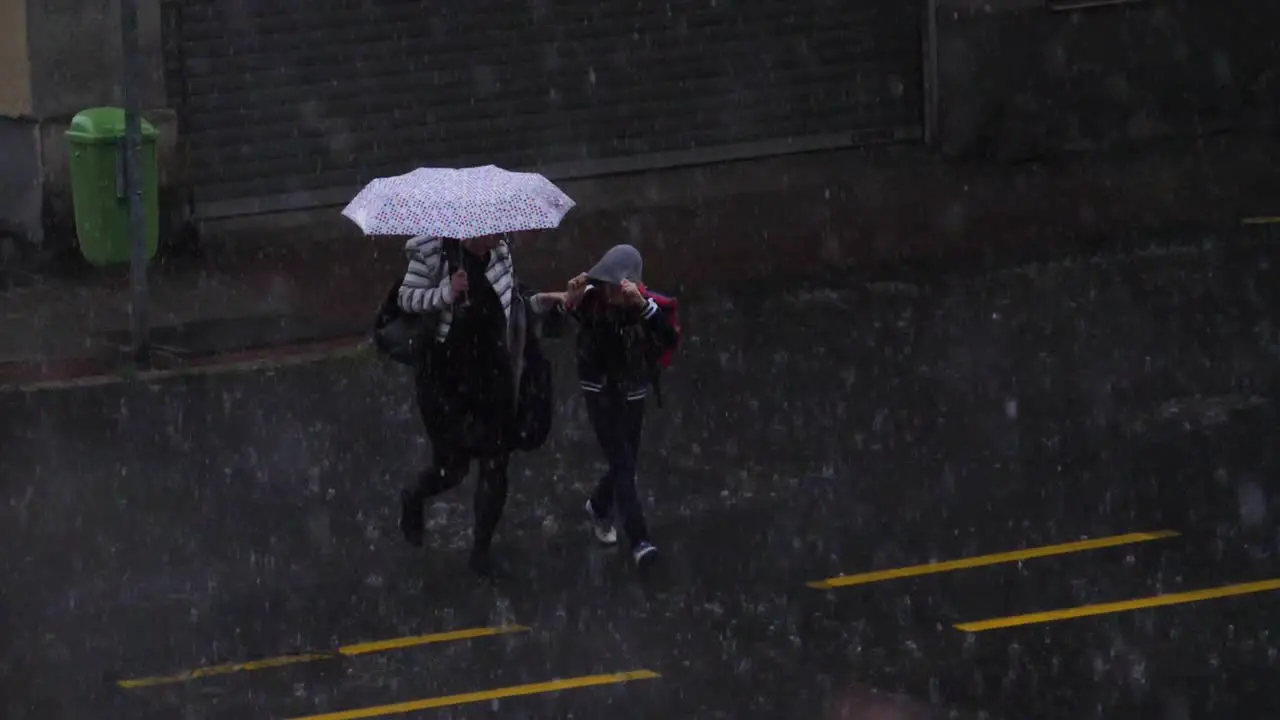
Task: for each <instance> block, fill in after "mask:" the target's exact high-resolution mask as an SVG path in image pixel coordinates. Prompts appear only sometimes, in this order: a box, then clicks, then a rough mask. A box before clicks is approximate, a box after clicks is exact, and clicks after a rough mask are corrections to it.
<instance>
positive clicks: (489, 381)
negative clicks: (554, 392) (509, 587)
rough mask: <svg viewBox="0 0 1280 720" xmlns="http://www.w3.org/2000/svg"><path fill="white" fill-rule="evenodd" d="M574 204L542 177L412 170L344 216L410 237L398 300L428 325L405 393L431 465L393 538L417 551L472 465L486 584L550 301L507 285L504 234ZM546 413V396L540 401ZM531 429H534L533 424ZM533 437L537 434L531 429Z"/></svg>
mask: <svg viewBox="0 0 1280 720" xmlns="http://www.w3.org/2000/svg"><path fill="white" fill-rule="evenodd" d="M573 206H574V203H573V201H572V200H570V199H569V198H568V196H566V195H565V194H564V193H562V192H561V191H560V190H559V188H557V187H555V185H553V184H551V183H550V182H549V181H547V180H546V178H544V177H542V176H541V175H537V174H533V173H513V172H508V171H506V170H502V169H500V168H497V167H494V166H492V165H490V166H485V167H479V168H465V169H448V168H422V169H419V170H416V171H414V172H412V173H409V174H407V175H402V176H398V177H395V178H386V179H382V180H375V181H374V182H373V183H371V184H370V185H369V186H368V187H366V188H365V189H364V190H363V191H361V193H360V195H358V196H356V198H355V199H354V200H352V202H351V204H350V205H348V206H347V209H345V210H344V211H343V214H344V215H346V216H347V217H348V218H350V219H352V220H353V221H355V222H356V223H357V224H358V225H360V226H361V227H362V228H363V229H364V230H365V232H366V233H369V234H406V235H407V234H412V235H414V237H413V238H412V239H410V240H409V241H408V243H406V245H405V252H406V254H407V255H408V258H409V266H408V269H407V271H406V272H405V275H404V279H403V281H402V282H401V284H400V287H399V290H398V293H397V297H396V301H397V304H398V306H399V309H400V310H401V311H403V312H405V313H411V314H414V315H419V316H426V317H429V318H431V319H432V322H430V323H426V330H425V333H426V335H427V337H425V338H423V341H422V342H421V345H422V350H421V352H420V354H419V357H418V361H417V368H416V373H415V385H416V394H417V401H418V407H419V410H420V412H421V414H422V421H423V424H424V425H425V426H426V430H427V435H428V437H429V438H430V440H431V452H432V459H431V465H430V467H428V468H427V469H426V470H424V471H422V472H421V473H419V474H418V478H417V482H416V483H415V484H414V485H413V486H412V487H408V488H405V489H404V490H402V491H401V495H400V529H401V531H402V532H403V533H404V536H405V539H406V540H408V541H409V542H410V543H411V544H413V545H415V546H421V545H422V544H423V533H424V509H425V504H426V501H427V499H429V498H431V497H434V496H436V495H439V494H440V493H443V492H445V491H446V490H449V489H451V488H454V487H456V486H457V485H459V484H460V483H461V482H462V481H463V479H465V478H466V476H467V474H468V472H469V471H470V468H471V464H472V463H473V462H475V463H477V464H478V465H479V479H478V482H477V485H476V492H475V526H474V537H473V543H472V551H471V559H470V563H469V564H470V567H471V569H472V570H474V571H475V572H477V573H479V574H481V575H490V574H492V572H493V569H494V566H493V561H492V558H491V555H490V548H491V545H492V543H493V536H494V531H495V530H496V529H497V526H498V521H499V520H500V519H501V517H502V511H503V507H504V506H505V505H506V500H507V485H508V481H507V466H508V463H509V461H510V458H511V452H512V451H513V450H514V449H525V450H528V449H531V447H534V446H536V445H538V444H540V443H541V438H543V437H545V431H546V430H548V429H549V414H548V416H547V419H546V421H545V423H543V425H544V427H543V428H542V429H541V431H542V433H543V434H542V435H540V436H538V439H535V440H533V441H530V440H529V436H528V434H527V432H528V431H527V427H526V424H522V423H521V422H519V420H520V419H521V418H523V409H524V407H523V400H524V399H525V396H526V395H527V394H528V393H526V392H524V388H523V387H522V381H524V380H527V379H528V378H530V377H533V376H534V375H535V373H534V372H532V370H533V368H530V367H526V363H528V362H530V361H531V360H535V359H536V360H541V362H542V365H543V366H542V367H540V368H538V370H540V371H541V372H542V373H544V374H545V376H546V377H547V378H548V379H547V383H548V384H549V382H550V380H549V377H550V370H549V367H546V366H545V362H546V361H545V359H541V356H540V355H539V354H537V353H532V354H531V353H527V352H526V350H527V349H528V348H530V347H532V348H536V347H537V344H536V343H537V341H536V337H535V335H534V327H533V323H532V322H531V319H532V316H533V314H534V313H537V312H541V311H542V310H543V309H544V307H543V306H548V307H549V306H550V305H551V303H550V302H547V301H545V300H544V298H543V297H542V296H537V295H535V296H532V297H527V296H525V295H523V294H522V293H521V292H520V291H519V289H518V287H517V283H516V276H515V270H514V267H513V264H512V258H511V247H510V244H509V243H508V241H507V233H510V232H516V231H520V230H533V229H541V228H551V227H556V226H557V225H558V224H559V222H560V220H561V218H563V216H564V215H565V214H566V213H567V212H568V211H569V210H570V209H571V208H573ZM546 400H547V403H548V404H547V405H546V407H547V408H549V398H546ZM535 424H537V423H535ZM534 432H535V434H536V433H537V432H538V431H534Z"/></svg>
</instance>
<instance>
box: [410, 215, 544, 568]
mask: <svg viewBox="0 0 1280 720" xmlns="http://www.w3.org/2000/svg"><path fill="white" fill-rule="evenodd" d="M406 251H407V252H408V254H409V269H408V271H407V272H406V273H405V276H404V281H403V283H402V284H401V286H400V295H399V302H400V307H401V309H403V310H404V311H405V312H409V313H416V314H421V315H427V314H435V315H436V316H437V318H438V319H437V321H436V323H435V330H434V337H433V338H432V341H431V342H428V343H426V347H425V355H426V357H425V358H423V362H422V363H421V364H420V365H419V367H418V372H417V373H416V377H415V380H416V390H417V400H418V408H419V410H420V412H421V414H422V421H423V424H424V425H425V426H426V430H427V435H428V437H429V438H430V439H431V451H432V463H431V467H429V468H428V469H426V470H424V471H422V472H421V473H419V475H418V482H417V485H416V486H415V487H412V488H406V489H405V490H403V491H401V496H400V504H401V509H400V529H401V531H402V532H403V533H404V536H405V539H406V540H408V541H409V542H410V543H412V544H413V545H415V546H419V547H420V546H421V545H422V541H423V526H424V522H423V513H424V505H425V503H426V500H427V499H428V498H431V497H434V496H436V495H439V494H440V493H442V492H444V491H446V490H449V489H451V488H454V487H456V486H457V485H458V484H460V483H461V482H462V481H463V479H464V478H466V476H467V473H468V471H469V470H470V468H471V463H472V461H476V462H477V463H478V464H479V466H480V467H479V479H478V481H477V483H476V492H475V531H474V532H475V535H474V539H473V545H472V551H471V561H470V566H471V569H472V570H474V571H475V572H477V573H480V574H486V575H487V574H489V573H490V572H491V571H492V562H491V559H490V554H489V549H490V545H491V544H492V541H493V534H494V531H495V530H496V529H497V527H498V521H499V520H500V519H501V517H502V510H503V507H504V506H505V505H506V501H507V484H508V483H507V465H508V462H509V461H510V458H511V447H510V445H509V433H508V430H509V424H510V419H511V414H512V413H511V408H512V407H513V406H514V404H515V392H516V387H515V382H514V380H513V373H514V372H515V368H514V363H513V358H518V357H521V356H522V355H523V347H517V346H516V345H517V343H520V342H521V340H522V339H523V338H524V336H525V333H527V332H528V328H527V325H526V323H524V322H523V321H524V320H525V316H524V313H523V312H521V308H520V307H515V308H514V309H513V305H518V304H519V302H518V299H517V298H516V288H515V274H514V271H513V268H512V263H511V249H510V246H509V245H508V244H507V242H506V241H505V240H503V239H501V238H500V237H496V236H492V235H490V236H486V237H478V238H469V239H467V240H462V241H456V240H454V241H450V240H446V239H443V238H438V237H416V238H414V239H412V240H410V241H409V243H408V244H407V246H406ZM464 297H465V299H466V300H465V302H466V304H465V306H462V302H461V301H463V298H464ZM513 310H514V311H513Z"/></svg>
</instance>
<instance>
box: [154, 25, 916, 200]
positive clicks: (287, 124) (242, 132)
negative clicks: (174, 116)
mask: <svg viewBox="0 0 1280 720" xmlns="http://www.w3.org/2000/svg"><path fill="white" fill-rule="evenodd" d="M920 5H921V3H916V2H912V1H911V0H906V1H905V2H904V0H862V1H858V2H855V1H854V0H741V1H734V0H698V1H694V0H672V1H670V2H662V1H661V0H626V1H624V0H531V1H530V2H511V0H436V1H435V2H424V1H422V0H317V1H316V2H310V3H297V2H294V1H293V0H288V1H286V0H182V1H181V2H180V3H179V4H177V5H176V6H175V8H174V16H173V19H174V21H173V22H171V23H170V24H169V26H168V27H169V32H170V33H174V34H177V35H178V36H179V37H178V38H177V40H176V41H173V40H172V39H171V40H170V41H169V42H168V43H167V46H168V47H170V48H172V52H173V53H175V54H177V55H178V56H179V57H175V58H173V59H171V60H170V62H169V65H170V67H171V69H172V70H173V72H175V73H179V74H180V76H181V77H180V82H173V83H171V87H177V86H179V85H180V86H181V95H182V100H181V101H180V103H179V105H180V111H181V117H182V123H183V128H184V133H185V137H186V141H187V143H188V147H189V152H190V156H189V157H190V178H191V181H192V184H193V186H194V193H195V200H196V206H197V214H198V215H201V216H226V215H236V214H243V213H250V212H257V211H270V210H281V209H292V208H305V207H316V206H322V205H330V204H337V203H341V202H345V200H346V199H347V198H349V197H350V195H351V193H353V192H354V190H355V189H357V188H358V186H359V185H361V184H362V183H364V182H366V181H368V180H369V179H371V178H373V177H376V176H380V175H388V174H395V173H399V172H404V171H407V170H409V169H411V168H413V167H417V166H421V165H459V166H460V165H474V164H483V163H490V162H492V163H495V164H498V165H502V166H505V167H513V168H515V167H539V168H545V169H547V171H548V174H551V175H553V176H564V175H566V174H576V175H583V174H592V173H595V172H604V171H609V170H619V169H638V168H642V167H645V166H646V165H648V166H653V165H656V164H659V163H665V164H674V163H679V162H681V161H683V162H697V161H699V158H702V159H703V160H705V159H707V158H708V157H715V155H716V150H717V149H718V148H719V149H724V148H733V151H732V154H734V155H735V156H737V157H743V156H749V155H751V154H753V153H754V154H770V153H774V152H778V151H779V148H783V149H785V148H787V147H792V148H804V147H812V146H820V145H826V146H833V145H840V144H846V145H848V144H856V143H858V142H860V141H864V140H881V139H884V138H885V137H898V138H901V137H903V136H904V135H905V136H909V137H918V135H919V132H920V122H921V94H922V93H921V79H920V78H921V60H920V56H921V42H920V26H921V22H920V12H921V11H920ZM780 142H781V145H780V144H779V143H780Z"/></svg>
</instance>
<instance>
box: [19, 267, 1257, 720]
mask: <svg viewBox="0 0 1280 720" xmlns="http://www.w3.org/2000/svg"><path fill="white" fill-rule="evenodd" d="M1273 262H1274V253H1273V251H1272V249H1271V248H1270V247H1251V248H1243V249H1233V250H1224V249H1220V248H1217V249H1215V248H1207V249H1206V248H1197V249H1190V250H1184V251H1167V252H1160V253H1150V254H1146V255H1141V256H1129V257H1125V258H1104V259H1099V260H1097V261H1094V262H1078V263H1064V264H1058V265H1046V266H1036V267H1029V268H1022V269H1020V270H1018V271H1010V272H1004V273H998V274H988V275H983V276H967V277H953V278H950V279H938V280H937V281H936V282H933V283H931V284H920V285H893V284H881V285H870V286H867V285H864V284H857V285H850V286H849V287H846V288H843V289H835V290H831V289H813V288H808V289H801V288H795V289H792V290H791V291H789V292H783V293H762V294H759V295H753V296H736V297H732V298H728V297H725V298H713V299H709V300H707V301H706V302H702V303H699V304H694V305H691V306H690V308H689V310H688V316H687V318H686V319H685V323H686V326H687V333H688V343H687V346H686V348H685V351H684V353H683V355H682V357H681V358H680V360H679V361H678V365H677V367H676V368H675V369H674V370H673V371H672V373H671V375H670V377H668V378H667V380H666V381H665V388H664V389H665V393H666V395H667V407H666V408H664V409H662V410H654V411H653V412H652V414H651V417H652V422H651V425H650V427H649V428H648V429H647V437H646V443H647V449H646V452H645V456H644V460H643V468H642V483H643V485H644V488H643V492H645V493H646V494H647V497H648V500H649V502H650V508H651V510H650V515H651V517H652V521H653V532H654V535H655V538H656V539H657V541H658V542H659V543H660V545H661V547H662V549H663V551H664V559H663V563H662V565H661V566H660V570H659V572H658V573H657V574H656V575H655V576H653V577H651V578H648V579H647V580H644V581H641V580H640V579H638V578H637V577H636V576H635V574H634V572H633V571H632V570H631V569H630V568H629V567H628V566H627V564H626V562H625V560H624V556H623V555H620V554H618V553H616V552H613V551H610V550H605V549H601V548H598V547H594V546H592V545H591V544H590V543H589V542H588V534H587V530H586V529H585V528H584V527H582V526H581V523H580V520H581V518H580V512H581V502H582V497H583V496H584V493H585V492H587V490H588V488H589V487H590V486H591V484H592V481H593V478H594V475H595V473H596V472H598V471H599V464H598V459H597V451H596V448H595V447H594V444H593V439H592V437H591V436H590V433H589V431H588V426H587V424H586V419H585V417H584V411H583V409H582V407H581V403H580V401H579V400H578V399H577V398H576V397H574V396H573V393H572V388H573V384H572V383H571V382H570V381H569V379H570V377H571V375H570V373H571V368H570V367H568V365H567V363H565V362H563V360H564V359H565V358H567V352H565V351H567V348H564V347H560V348H559V349H557V350H556V352H557V353H558V355H557V359H558V360H561V362H560V363H559V368H558V372H559V373H560V375H559V379H560V383H559V387H560V389H561V394H562V396H563V399H562V402H561V404H560V407H559V409H558V412H559V415H558V418H557V422H558V431H557V433H556V435H555V437H554V439H553V441H552V443H551V445H550V446H549V447H548V448H546V449H545V450H544V451H543V452H541V453H539V454H536V455H531V456H524V457H521V458H519V459H518V461H517V466H516V470H515V475H514V476H513V497H512V500H511V503H510V505H509V507H508V514H507V517H506V518H505V519H504V524H503V526H502V527H501V529H500V530H499V536H498V545H497V548H496V549H497V551H498V552H500V553H502V555H503V556H504V558H505V559H506V561H507V563H508V564H509V565H510V566H511V567H512V568H514V571H515V572H514V575H513V577H510V578H508V579H505V580H504V581H502V582H499V583H498V584H496V585H490V584H486V583H480V582H477V581H475V580H473V579H472V578H471V577H470V576H469V575H468V573H467V572H466V569H465V557H466V548H467V540H468V538H467V533H468V528H469V517H470V507H469V500H470V498H469V495H470V494H469V492H466V491H462V492H457V493H455V494H452V495H449V496H446V497H445V498H443V499H442V500H441V501H440V502H438V503H436V504H435V505H433V506H432V507H431V508H429V523H430V528H429V538H430V539H429V542H428V547H427V548H426V549H425V550H414V549H413V548H410V547H408V546H407V545H405V544H404V543H403V542H402V541H401V539H400V538H399V536H398V534H397V531H396V529H395V510H396V503H395V492H396V490H397V488H398V486H399V485H400V484H401V483H403V482H406V481H407V480H408V478H409V477H410V476H411V473H412V472H413V471H414V469H415V465H416V464H417V462H419V461H420V460H421V459H422V458H423V457H424V451H425V447H424V444H423V441H422V439H421V433H420V432H419V429H418V428H417V426H416V420H415V414H414V411H413V408H412V406H411V403H410V397H409V387H410V386H409V382H408V378H406V377H404V375H403V373H401V372H399V371H398V370H397V369H395V368H391V367H387V366H384V365H382V364H380V363H378V362H375V361H372V360H370V359H361V358H354V359H352V358H348V359H341V360H332V361H328V362H322V363H316V364H313V365H308V366H302V367H290V368H282V369H280V370H277V371H275V372H263V373H256V374H227V375H210V376H203V377H186V378H176V379H170V380H166V381H162V382H159V383H156V384H155V385H150V386H127V385H113V386H105V387H97V388H87V389H78V390H70V391H63V392H41V393H26V394H18V393H10V394H4V395H0V417H3V418H4V421H3V425H2V426H0V448H3V450H4V457H3V464H2V465H0V468H2V469H0V487H2V488H3V493H4V495H3V498H4V502H3V503H0V543H3V545H4V547H6V548H8V551H7V552H6V554H5V555H4V556H3V558H2V559H0V625H2V635H0V636H3V637H4V638H5V642H4V643H3V644H0V669H2V670H3V672H0V697H3V698H4V708H5V712H4V716H5V717H6V718H11V719H13V720H26V719H28V718H41V719H44V718H63V717H67V718H71V717H101V718H108V717H121V718H125V717H127V718H152V717H155V718H160V717H166V718H172V717H187V718H250V717H263V718H267V717H278V718H325V719H326V720H338V719H339V718H356V717H440V718H455V717H468V718H471V717H502V718H548V717H580V718H596V717H643V718H652V717H698V718H744V717H786V718H860V719H874V720H889V719H891V718H892V719H893V720H899V719H902V720H918V719H923V718H949V717H956V718H979V717H986V718H1018V719H1020V718H1029V717H1036V718H1072V719H1078V718H1119V717H1123V718H1160V719H1162V720H1180V719H1181V718H1200V717H1268V716H1273V715H1277V714H1280V698H1277V697H1276V696H1275V694H1274V693H1272V692H1270V691H1269V689H1268V683H1269V682H1270V678H1271V677H1272V676H1273V675H1274V672H1275V670H1276V666H1277V663H1278V661H1280V643H1278V642H1277V640H1276V638H1275V637H1274V634H1275V633H1274V631H1273V629H1272V627H1273V624H1272V623H1271V622H1270V621H1269V618H1270V617H1273V616H1274V615H1275V613H1276V611H1277V610H1280V591H1277V590H1276V588H1274V587H1271V586H1270V585H1268V584H1267V583H1268V582H1270V581H1275V580H1277V579H1280V557H1278V556H1277V554H1276V551H1277V541H1278V540H1280V537H1278V535H1277V524H1276V517H1277V516H1276V511H1277V509H1280V508H1277V502H1276V500H1275V499H1274V496H1275V482H1274V479H1273V478H1274V477H1275V476H1276V464H1275V460H1274V454H1275V450H1274V449H1273V448H1275V447H1276V446H1277V435H1278V434H1280V430H1278V429H1277V424H1276V418H1275V412H1274V407H1273V401H1272V398H1273V397H1274V391H1275V372H1274V368H1275V367H1276V366H1277V360H1278V359H1280V334H1277V332H1276V328H1275V321H1276V312H1275V305H1274V303H1275V300H1274V299H1273V298H1274V297H1275V295H1274V293H1273V292H1271V291H1270V289H1272V288H1274V287H1276V274H1275V272H1274V270H1273V269H1272V266H1273ZM922 564H932V565H930V566H928V567H923V568H921V567H918V566H921V565H922ZM867 573H873V574H871V575H867ZM841 578H843V579H841ZM823 581H828V582H825V583H824V582H823ZM1081 608H1086V609H1084V610H1082V609H1081Z"/></svg>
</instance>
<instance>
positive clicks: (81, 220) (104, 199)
mask: <svg viewBox="0 0 1280 720" xmlns="http://www.w3.org/2000/svg"><path fill="white" fill-rule="evenodd" d="M158 135H159V133H157V132H156V129H155V126H153V125H152V124H151V123H149V122H147V121H146V120H142V152H141V153H140V154H139V156H138V167H139V169H140V170H141V175H142V183H141V185H142V217H143V221H144V222H145V225H146V243H147V260H150V259H151V258H152V257H154V256H155V253H156V244H157V242H158V240H159V237H160V201H159V180H158V179H157V164H156V137H157V136H158ZM67 140H68V141H70V143H71V196H72V201H73V203H74V205H75V214H76V235H77V236H78V238H79V244H80V252H81V253H82V254H83V255H84V257H85V259H86V260H88V261H89V262H90V263H92V264H94V265H97V266H99V267H101V266H104V265H116V264H122V263H128V262H129V258H130V255H131V253H132V249H131V244H130V237H129V198H128V197H127V194H126V193H125V174H124V144H125V143H124V110H121V109H120V108H111V107H101V108H90V109H88V110H84V111H82V112H81V113H80V114H78V115H76V116H75V118H73V119H72V120H71V127H70V128H69V129H68V130H67Z"/></svg>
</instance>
